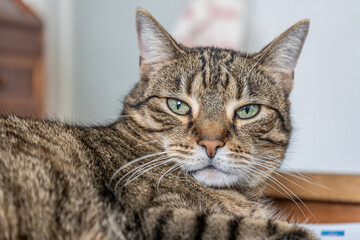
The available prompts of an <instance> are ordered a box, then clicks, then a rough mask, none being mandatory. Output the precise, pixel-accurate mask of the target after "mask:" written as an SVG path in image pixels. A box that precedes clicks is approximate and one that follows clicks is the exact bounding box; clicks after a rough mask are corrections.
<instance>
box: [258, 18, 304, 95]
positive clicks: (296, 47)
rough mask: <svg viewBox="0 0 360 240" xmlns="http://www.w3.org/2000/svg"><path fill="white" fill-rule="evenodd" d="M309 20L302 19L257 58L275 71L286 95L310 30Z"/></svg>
mask: <svg viewBox="0 0 360 240" xmlns="http://www.w3.org/2000/svg"><path fill="white" fill-rule="evenodd" d="M309 24H310V22H309V20H302V21H299V22H298V23H296V24H295V25H293V26H292V27H290V28H289V29H288V30H286V31H285V32H284V33H283V34H281V35H280V36H279V37H277V38H276V39H275V40H274V41H272V42H271V43H270V44H269V45H267V46H266V47H265V48H264V49H263V50H261V51H260V53H258V54H256V55H255V59H256V60H257V61H259V62H260V63H261V64H262V65H263V66H266V67H268V68H269V69H270V71H272V72H273V73H274V75H275V76H274V78H275V79H276V81H279V82H280V86H281V87H282V89H283V91H284V93H285V95H289V94H290V92H291V89H292V85H293V76H294V69H295V66H296V63H297V60H298V58H299V55H300V52H301V49H302V47H303V45H304V41H305V38H306V36H307V33H308V31H309Z"/></svg>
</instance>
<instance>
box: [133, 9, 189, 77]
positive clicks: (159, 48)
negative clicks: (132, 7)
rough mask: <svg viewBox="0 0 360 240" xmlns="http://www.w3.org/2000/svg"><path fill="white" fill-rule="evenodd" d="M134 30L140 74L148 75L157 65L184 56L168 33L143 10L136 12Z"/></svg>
mask: <svg viewBox="0 0 360 240" xmlns="http://www.w3.org/2000/svg"><path fill="white" fill-rule="evenodd" d="M136 30H137V36H138V46H139V50H140V71H141V74H145V75H146V74H148V73H149V72H150V71H152V70H153V68H154V66H156V64H159V63H164V62H166V61H170V60H173V59H175V58H177V57H178V56H180V55H181V54H184V51H183V50H182V49H181V47H180V46H179V45H178V44H177V43H176V42H175V40H174V39H173V38H172V37H171V36H170V34H169V33H167V32H166V30H165V29H164V28H163V27H162V26H161V25H160V24H159V23H158V22H157V21H156V20H155V18H153V16H151V15H150V13H148V12H147V11H145V10H144V9H140V8H139V9H137V10H136Z"/></svg>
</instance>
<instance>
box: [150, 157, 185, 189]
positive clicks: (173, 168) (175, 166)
mask: <svg viewBox="0 0 360 240" xmlns="http://www.w3.org/2000/svg"><path fill="white" fill-rule="evenodd" d="M179 166H180V163H175V164H174V165H173V166H172V167H171V168H169V169H168V170H167V171H166V172H165V173H164V174H163V175H161V176H160V178H159V180H158V182H157V185H156V190H157V191H158V192H159V185H160V182H161V179H163V177H165V175H166V174H168V173H170V172H172V171H174V170H175V169H176V168H178V167H179Z"/></svg>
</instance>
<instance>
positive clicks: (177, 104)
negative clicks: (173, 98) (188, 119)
mask: <svg viewBox="0 0 360 240" xmlns="http://www.w3.org/2000/svg"><path fill="white" fill-rule="evenodd" d="M180 106H181V102H180V101H177V103H176V109H179V108H180Z"/></svg>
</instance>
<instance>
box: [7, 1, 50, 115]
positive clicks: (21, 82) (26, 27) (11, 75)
mask: <svg viewBox="0 0 360 240" xmlns="http://www.w3.org/2000/svg"><path fill="white" fill-rule="evenodd" d="M41 38H42V25H41V22H40V20H39V19H38V18H37V17H36V16H35V14H34V13H33V12H32V11H31V10H30V9H29V8H27V7H26V6H25V5H24V4H23V3H22V2H21V1H16V0H1V1H0V114H1V115H3V114H15V115H19V116H32V117H37V118H40V117H41V116H42V114H43V70H42V56H41V52H42V49H41V45H42V41H41Z"/></svg>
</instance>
